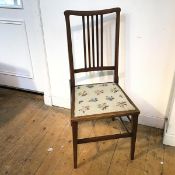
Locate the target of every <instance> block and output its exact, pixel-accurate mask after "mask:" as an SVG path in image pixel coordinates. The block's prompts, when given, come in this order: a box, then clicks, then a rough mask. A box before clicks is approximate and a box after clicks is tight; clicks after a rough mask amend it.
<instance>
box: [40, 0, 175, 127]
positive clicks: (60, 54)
mask: <svg viewBox="0 0 175 175" xmlns="http://www.w3.org/2000/svg"><path fill="white" fill-rule="evenodd" d="M116 6H119V7H121V9H122V11H121V15H122V18H121V35H120V36H121V38H120V41H121V45H120V51H121V52H122V53H121V54H120V63H122V64H121V66H122V68H121V70H120V77H121V80H122V81H124V83H123V82H122V85H123V86H124V88H125V89H126V91H127V92H128V94H129V95H130V96H131V98H132V99H133V101H134V102H135V103H136V104H137V106H138V107H139V108H140V110H141V116H143V117H142V118H140V122H141V123H144V124H148V125H151V126H156V127H163V121H164V118H165V113H166V108H167V103H168V99H169V93H170V88H171V81H172V77H173V71H174V68H175V32H174V31H175V20H174V19H175V10H174V7H175V1H174V0H166V1H165V0H132V1H131V0H101V1H99V0H83V1H82V0H74V1H71V0H64V1H58V0H52V1H47V0H42V1H40V8H41V14H42V20H43V28H44V37H45V43H46V51H47V57H48V65H49V74H50V80H51V92H52V100H53V104H54V105H58V106H63V107H69V66H68V54H67V40H66V28H65V19H64V14H63V12H64V10H66V9H76V10H91V9H103V8H111V7H116Z"/></svg>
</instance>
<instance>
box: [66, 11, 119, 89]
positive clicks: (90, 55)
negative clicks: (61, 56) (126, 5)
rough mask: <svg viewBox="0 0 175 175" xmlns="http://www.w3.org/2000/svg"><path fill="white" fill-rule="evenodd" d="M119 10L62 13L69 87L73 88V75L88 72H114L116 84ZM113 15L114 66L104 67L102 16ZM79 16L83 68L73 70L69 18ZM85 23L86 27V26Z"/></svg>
mask: <svg viewBox="0 0 175 175" xmlns="http://www.w3.org/2000/svg"><path fill="white" fill-rule="evenodd" d="M120 11H121V10H120V8H112V9H106V10H96V11H73V10H66V11H65V12H64V14H65V18H66V28H67V42H68V54H69V65H70V77H71V86H75V77H74V74H75V73H80V72H89V71H103V70H113V71H114V82H115V83H118V52H119V27H120ZM110 13H115V14H116V18H115V47H114V52H115V53H114V57H115V58H114V60H115V61H114V65H112V66H104V56H103V53H104V50H103V44H104V41H103V38H104V37H103V26H104V24H103V22H104V19H103V16H104V15H106V14H110ZM72 15H73V16H79V17H81V18H82V28H83V32H82V33H83V36H82V38H83V52H84V67H82V68H78V69H75V68H74V59H73V50H72V36H71V25H70V16H72ZM86 23H87V25H86Z"/></svg>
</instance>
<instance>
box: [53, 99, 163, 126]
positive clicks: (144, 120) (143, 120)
mask: <svg viewBox="0 0 175 175" xmlns="http://www.w3.org/2000/svg"><path fill="white" fill-rule="evenodd" d="M52 105H54V106H59V107H64V108H68V109H70V102H69V99H65V98H63V97H62V98H61V97H57V96H52ZM164 122H165V119H164V118H159V117H148V116H142V115H140V116H139V121H138V123H139V124H142V125H146V126H151V127H155V128H161V129H163V128H164Z"/></svg>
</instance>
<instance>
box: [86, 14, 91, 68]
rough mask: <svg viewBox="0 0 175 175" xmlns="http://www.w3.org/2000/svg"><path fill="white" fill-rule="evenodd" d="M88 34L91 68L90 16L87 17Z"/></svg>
mask: <svg viewBox="0 0 175 175" xmlns="http://www.w3.org/2000/svg"><path fill="white" fill-rule="evenodd" d="M87 34H88V56H89V67H91V43H90V29H89V16H87Z"/></svg>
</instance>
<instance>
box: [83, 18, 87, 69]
mask: <svg viewBox="0 0 175 175" xmlns="http://www.w3.org/2000/svg"><path fill="white" fill-rule="evenodd" d="M82 23H83V45H84V66H85V68H87V61H86V32H85V20H84V16H82Z"/></svg>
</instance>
